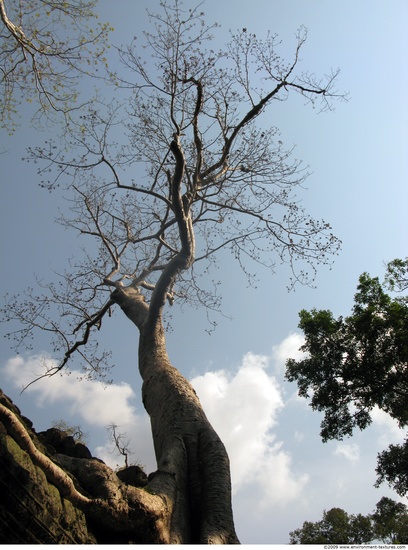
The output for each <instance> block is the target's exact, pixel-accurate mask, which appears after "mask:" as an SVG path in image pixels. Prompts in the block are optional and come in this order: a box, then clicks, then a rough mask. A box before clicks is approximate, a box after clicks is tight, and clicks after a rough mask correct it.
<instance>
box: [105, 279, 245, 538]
mask: <svg viewBox="0 0 408 550" xmlns="http://www.w3.org/2000/svg"><path fill="white" fill-rule="evenodd" d="M112 297H113V299H114V300H115V301H116V302H117V303H118V304H119V305H120V307H121V308H122V310H123V311H124V312H125V314H126V315H127V316H128V317H129V318H130V319H131V320H132V321H133V322H134V323H135V324H136V325H137V326H138V328H139V331H140V339H139V370H140V374H141V376H142V379H143V387H142V398H143V403H144V406H145V408H146V411H147V413H148V414H149V416H150V420H151V426H152V435H153V443H154V449H155V453H156V460H157V468H158V469H157V472H155V473H154V474H153V475H152V476H151V480H150V483H149V485H148V488H149V490H156V489H157V492H158V493H165V494H167V495H168V498H169V499H174V502H173V512H172V517H171V519H170V527H169V528H170V533H171V535H170V540H171V543H173V544H180V543H204V544H234V543H239V541H238V538H237V535H236V533H235V528H234V522H233V514H232V505H231V477H230V467H229V459H228V455H227V452H226V450H225V447H224V445H223V443H222V441H221V440H220V438H219V437H218V435H217V434H216V433H215V431H214V429H213V428H212V426H211V424H210V423H209V421H208V419H207V417H206V416H205V414H204V411H203V409H202V407H201V404H200V401H199V399H198V397H197V395H196V393H195V391H194V389H193V387H192V386H191V384H190V383H189V382H188V381H187V380H186V379H185V378H184V377H183V376H182V375H181V374H180V372H179V371H178V370H177V369H176V368H174V367H173V366H172V365H171V363H170V360H169V358H168V355H167V351H166V341H165V334H164V329H163V326H162V324H161V322H160V323H157V322H156V323H155V324H154V325H153V326H152V324H150V323H148V322H146V320H147V313H148V306H147V304H146V303H145V302H144V300H143V297H142V296H141V294H140V293H139V292H138V291H137V289H134V288H131V287H127V288H124V287H122V288H120V289H117V290H116V291H115V292H114V293H113V294H112Z"/></svg>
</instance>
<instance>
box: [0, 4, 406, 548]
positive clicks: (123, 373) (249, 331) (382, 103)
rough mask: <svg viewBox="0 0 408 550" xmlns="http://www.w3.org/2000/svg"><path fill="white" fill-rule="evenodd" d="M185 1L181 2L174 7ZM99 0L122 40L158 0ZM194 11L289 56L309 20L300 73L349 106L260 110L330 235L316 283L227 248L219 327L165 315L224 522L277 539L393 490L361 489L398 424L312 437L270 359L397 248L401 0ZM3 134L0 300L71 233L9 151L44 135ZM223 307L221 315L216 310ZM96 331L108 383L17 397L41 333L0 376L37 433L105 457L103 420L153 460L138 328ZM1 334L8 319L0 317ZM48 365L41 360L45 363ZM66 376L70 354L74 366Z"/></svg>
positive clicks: (314, 427)
mask: <svg viewBox="0 0 408 550" xmlns="http://www.w3.org/2000/svg"><path fill="white" fill-rule="evenodd" d="M190 4H191V5H197V2H195V1H191V2H188V5H190ZM112 5H113V4H112V2H110V1H109V0H102V1H100V3H99V8H98V12H99V13H100V17H101V19H102V20H109V21H110V22H111V23H112V25H113V26H114V28H115V32H114V34H113V41H114V42H115V43H117V44H124V43H126V42H127V41H129V40H130V39H131V38H132V37H133V35H140V34H141V31H142V30H143V28H145V26H146V15H145V8H146V6H149V8H150V9H152V8H153V7H154V6H155V5H158V1H157V0H138V1H137V2H134V0H118V1H117V2H115V7H114V8H113V7H112ZM203 10H204V11H205V13H206V14H207V18H208V21H209V22H210V21H217V22H218V23H220V25H221V30H217V33H216V38H217V41H219V45H221V42H222V41H223V40H224V39H225V40H227V39H228V30H229V29H231V30H235V29H240V28H243V27H245V28H247V29H248V31H249V32H255V33H256V34H258V35H264V34H266V32H267V30H271V31H272V32H274V33H275V32H276V33H278V34H279V36H280V37H281V38H282V40H283V44H284V46H283V51H284V52H286V53H287V55H290V53H291V52H292V51H293V48H294V45H295V37H294V35H295V32H296V29H297V28H299V27H300V26H301V25H304V26H306V27H307V28H308V31H309V34H308V40H307V43H306V45H305V47H304V49H303V54H302V59H303V60H304V67H305V68H307V69H309V70H312V71H315V72H316V73H317V74H321V73H324V72H325V71H326V72H327V71H329V70H330V69H331V68H333V69H336V68H337V67H340V68H341V75H340V78H339V87H340V88H341V89H344V90H347V91H349V94H350V100H349V102H347V103H340V104H338V105H337V108H336V111H335V112H334V113H327V114H318V113H317V112H316V111H314V110H313V109H312V108H310V106H305V105H303V102H302V101H301V100H299V98H294V100H289V101H287V102H286V103H277V104H275V106H274V108H273V109H271V110H269V111H267V112H266V113H265V116H263V118H262V124H265V125H269V124H271V125H276V126H278V127H279V129H280V131H281V133H282V141H284V143H285V145H286V146H288V147H290V146H292V145H295V146H296V149H295V156H296V158H299V159H302V160H303V161H304V163H305V165H309V166H310V170H311V171H312V175H311V176H310V178H309V179H308V180H307V182H306V185H305V187H306V188H307V189H305V190H304V191H302V194H301V195H300V197H301V199H302V202H303V205H304V206H305V207H306V209H307V210H308V211H309V212H310V213H311V214H312V215H313V216H314V217H316V218H324V219H326V220H327V221H329V222H330V223H331V224H332V226H333V230H334V233H335V234H336V235H337V236H338V237H339V238H340V239H342V241H343V245H342V251H341V253H340V255H339V257H338V258H336V261H335V263H334V265H333V268H332V269H331V270H329V269H326V268H322V269H321V270H320V271H319V274H318V278H317V289H315V290H313V289H310V288H300V287H297V288H296V291H295V292H292V293H288V292H287V290H286V285H287V283H288V279H289V276H290V273H289V270H288V269H287V267H286V266H284V265H283V266H280V265H279V264H277V268H276V274H275V275H274V276H273V277H271V275H270V273H269V272H267V271H265V272H262V271H259V272H258V275H259V284H258V286H257V288H256V289H253V288H248V286H247V284H246V281H245V278H244V276H243V275H242V273H241V272H239V271H238V270H237V266H236V265H235V264H234V263H233V261H232V259H231V258H230V257H229V256H226V257H221V258H220V261H219V270H218V273H217V275H218V276H219V277H220V279H221V280H222V283H223V286H222V290H223V297H224V299H223V311H224V313H225V316H226V317H217V318H216V321H217V323H218V326H217V330H216V331H215V332H214V333H212V335H211V336H209V335H207V333H206V328H208V324H207V321H206V316H205V313H204V312H203V311H196V310H190V309H188V308H187V307H186V308H184V309H183V311H177V310H175V311H176V313H175V315H174V318H173V330H172V332H171V333H169V335H168V349H169V354H170V357H171V360H172V362H173V364H174V365H175V366H176V367H178V368H179V369H180V370H181V372H182V373H183V374H184V375H185V376H186V377H187V378H188V379H190V380H192V382H193V384H194V386H195V387H196V389H197V392H198V394H199V396H200V398H201V400H202V402H203V405H204V409H205V410H206V412H207V413H208V416H209V418H210V420H211V421H212V422H213V424H214V427H215V428H216V430H217V431H218V432H219V433H220V435H221V436H222V438H223V440H224V441H225V443H226V445H227V448H228V450H229V453H230V458H231V462H232V474H233V483H234V508H235V521H236V527H237V531H238V535H239V537H240V538H241V541H242V542H243V543H264V544H266V543H285V542H288V540H289V531H291V530H293V529H296V528H297V527H300V526H301V525H302V523H303V521H305V520H309V521H316V520H318V519H320V518H321V515H322V512H323V510H324V509H327V510H328V509H330V508H332V507H334V506H338V507H342V508H344V509H345V510H346V511H347V512H349V513H365V514H366V513H369V512H371V511H372V510H373V509H374V507H375V504H376V502H378V501H379V500H380V498H381V497H382V496H383V495H386V496H390V497H391V498H394V499H395V500H398V498H397V495H396V494H395V493H393V492H392V491H390V490H389V489H387V487H386V486H383V487H381V488H380V489H374V488H373V483H374V482H375V473H374V468H375V462H376V454H377V452H379V451H381V450H383V449H384V448H385V447H386V446H387V445H388V444H389V443H396V442H400V441H402V439H403V434H402V433H401V432H400V431H398V430H397V428H396V427H395V425H394V424H393V423H392V422H391V421H390V419H389V418H387V417H386V415H384V414H382V413H381V412H376V413H375V420H374V422H373V425H372V426H371V427H370V428H368V429H367V430H366V431H365V432H363V433H357V434H356V435H355V436H354V437H353V438H351V439H349V440H345V441H343V442H330V443H327V444H323V443H321V441H320V439H319V435H318V434H319V422H320V417H319V415H318V413H314V412H312V411H311V410H310V407H308V405H307V402H306V401H305V400H301V399H299V398H298V397H297V395H296V386H295V385H293V384H288V383H285V382H284V380H283V376H284V361H285V359H286V358H287V357H289V356H292V357H293V356H294V354H295V353H296V352H297V351H296V350H297V349H298V347H299V344H300V343H301V337H300V335H299V333H298V329H297V323H298V311H300V310H301V309H302V308H306V309H310V308H312V307H317V308H325V309H331V310H332V311H333V312H334V314H335V315H341V314H347V313H348V312H349V311H350V308H351V305H352V302H353V295H354V292H355V288H356V284H357V280H358V276H359V275H360V274H361V273H362V272H363V271H368V272H369V273H370V274H371V275H380V276H382V275H383V273H384V266H383V264H384V262H386V261H389V260H391V259H393V258H396V257H405V256H406V255H407V240H408V239H407V238H408V224H407V219H406V211H407V205H408V192H407V188H408V186H407V182H408V154H407V152H408V137H407V135H408V107H407V89H408V66H407V58H408V55H407V54H408V38H407V36H406V28H407V27H408V4H407V3H406V1H405V0H401V1H399V0H393V1H391V2H380V1H375V0H374V1H373V0H361V1H360V2H355V1H344V2H342V3H334V2H329V1H323V0H310V1H309V2H306V1H304V0H253V2H250V3H248V2H243V1H241V0H222V1H220V0H218V1H216V0H207V1H206V2H205V3H204V5H203ZM27 114H28V113H26V111H25V110H24V108H23V110H22V112H21V117H22V121H23V124H22V127H21V128H20V130H19V131H18V132H17V133H16V135H15V136H13V137H11V138H10V137H8V136H6V135H2V145H1V150H2V151H5V153H3V154H1V155H0V163H1V164H0V166H1V173H2V200H1V203H0V216H1V217H0V220H1V222H0V223H1V235H2V237H1V242H0V246H1V257H2V264H1V265H2V268H1V288H2V291H3V294H4V293H6V292H9V293H10V294H13V293H17V292H21V291H23V290H24V289H25V288H26V287H27V286H29V285H35V278H34V274H35V275H37V276H38V277H39V278H44V279H45V280H47V279H48V278H49V277H53V270H55V271H58V270H59V269H63V267H64V265H65V263H66V259H67V258H68V257H69V256H71V255H72V254H75V250H76V249H77V247H78V246H79V244H80V243H79V240H78V239H77V238H76V237H75V236H74V235H73V234H71V233H69V232H67V231H64V230H63V228H61V227H60V226H58V225H56V224H55V223H54V222H53V220H54V218H55V217H56V216H57V215H58V208H60V207H63V206H64V203H63V202H62V201H61V197H60V196H58V195H57V194H55V195H54V194H48V193H47V192H45V191H43V190H41V189H39V187H38V185H37V183H38V178H37V176H36V173H35V167H34V166H33V165H31V164H27V163H24V162H22V161H21V158H22V157H23V156H24V154H25V148H26V147H27V146H29V145H31V144H32V143H33V142H34V141H35V140H37V141H43V140H44V139H46V136H45V135H39V134H37V133H36V132H35V131H34V130H33V129H31V128H30V127H29V126H28V124H27V123H26V119H25V117H26V116H27ZM227 316H228V317H229V318H227ZM113 321H114V322H113ZM113 321H112V322H111V323H110V324H109V325H108V326H105V327H104V333H103V337H104V338H105V339H106V341H107V342H109V346H110V347H111V348H112V351H113V359H114V362H115V365H116V367H115V370H114V371H113V373H112V376H113V379H114V384H113V385H112V386H111V387H109V388H108V389H106V390H104V389H103V388H102V387H101V385H100V384H99V383H98V382H78V381H77V378H76V376H75V372H74V374H73V375H71V376H70V377H63V378H61V377H55V378H54V379H53V380H50V381H47V380H45V381H42V382H40V383H38V384H36V385H34V386H32V387H31V388H30V389H29V390H27V391H26V392H24V393H23V394H22V395H20V394H19V388H20V387H21V384H22V383H24V381H29V380H30V376H31V377H32V373H33V372H38V369H39V366H38V357H39V355H40V354H41V353H43V352H45V353H47V352H48V353H49V352H50V350H47V349H46V348H45V347H44V346H45V340H43V339H42V337H41V335H39V336H38V339H36V340H35V341H34V343H33V350H32V352H31V353H27V354H22V355H20V356H19V357H16V356H15V355H14V353H13V352H12V351H10V350H9V348H8V346H7V341H3V345H2V348H1V351H0V353H1V355H0V369H1V370H0V385H1V387H2V389H3V390H4V391H5V392H6V393H7V394H8V395H10V397H12V398H13V400H14V401H15V403H16V404H17V405H18V406H19V407H20V408H21V409H22V412H23V414H25V415H26V416H28V417H30V418H31V419H32V420H33V422H34V425H35V427H36V428H37V430H42V429H46V428H47V427H49V425H50V423H51V421H53V420H57V419H59V418H64V420H66V421H67V422H68V423H73V424H74V423H80V424H81V425H82V426H83V428H84V430H85V431H87V432H89V446H90V448H91V450H92V452H93V453H94V454H95V455H96V456H100V457H101V458H104V459H105V460H107V461H110V462H111V463H112V464H113V465H115V464H116V462H117V461H118V460H117V459H116V458H115V456H114V455H113V454H111V453H110V450H111V449H110V447H109V444H108V442H107V434H106V430H105V426H106V425H107V424H109V423H110V422H112V421H114V422H116V423H117V424H118V425H119V426H120V427H121V429H122V430H123V431H126V432H127V434H128V436H129V437H130V438H131V447H132V449H134V451H135V454H134V459H136V460H140V461H141V462H142V463H143V464H145V466H146V468H147V470H148V471H151V470H154V469H155V466H154V464H153V460H152V451H151V444H150V443H149V438H150V436H149V426H148V420H147V418H146V416H145V415H144V411H143V408H142V405H141V402H140V398H139V394H140V386H141V382H140V377H139V374H138V372H137V368H136V356H135V353H136V349H137V334H136V331H135V330H134V329H133V327H132V326H131V325H130V324H129V323H128V322H127V320H126V319H125V318H124V317H123V316H121V315H120V313H118V314H117V315H116V316H115V318H114V320H113ZM0 329H1V331H2V333H3V334H4V333H5V332H6V331H7V326H4V325H2V326H0ZM49 360H50V361H52V357H50V359H49ZM72 369H73V370H74V371H75V363H74V364H73V365H72Z"/></svg>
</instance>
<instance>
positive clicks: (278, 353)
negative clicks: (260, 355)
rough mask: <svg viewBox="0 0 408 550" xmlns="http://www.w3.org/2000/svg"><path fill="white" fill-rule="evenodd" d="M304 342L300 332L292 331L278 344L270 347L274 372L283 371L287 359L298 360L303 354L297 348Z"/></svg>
mask: <svg viewBox="0 0 408 550" xmlns="http://www.w3.org/2000/svg"><path fill="white" fill-rule="evenodd" d="M304 343H305V338H304V336H303V335H302V334H299V333H297V332H294V333H292V334H289V336H287V337H286V338H285V339H284V340H283V341H282V342H281V343H280V344H278V345H277V346H273V347H272V359H273V361H274V365H275V370H276V372H279V373H281V372H283V371H284V370H285V364H286V361H287V360H288V359H295V360H296V361H299V360H300V359H302V358H303V357H304V356H305V354H304V352H303V351H299V348H300V347H301V346H302V345H303V344H304Z"/></svg>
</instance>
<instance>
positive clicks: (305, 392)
mask: <svg viewBox="0 0 408 550" xmlns="http://www.w3.org/2000/svg"><path fill="white" fill-rule="evenodd" d="M406 266H407V260H405V261H400V260H395V261H394V262H391V263H390V264H389V267H388V271H387V278H386V283H385V284H386V285H387V284H388V285H391V286H392V288H394V289H397V290H403V289H404V283H403V273H406ZM388 287H389V286H388ZM388 287H386V286H385V285H382V284H380V282H379V279H378V278H377V277H375V278H372V277H370V276H369V275H368V274H367V273H363V274H362V275H361V276H360V279H359V285H358V287H357V293H356V294H355V305H354V307H353V311H352V314H351V315H350V316H349V317H346V318H343V317H339V318H338V319H335V318H334V316H333V314H332V313H331V312H330V311H328V310H320V311H317V310H315V309H314V310H312V311H310V312H309V311H305V310H303V311H301V312H300V314H299V316H300V323H299V327H300V328H301V329H302V331H303V332H304V335H305V344H304V345H303V346H302V348H301V349H302V351H304V352H305V353H306V357H305V358H303V359H301V360H299V361H295V360H293V359H289V360H288V361H287V364H286V368H287V370H286V379H287V380H289V381H291V382H293V381H296V382H297V385H298V389H299V395H300V396H302V397H305V398H307V399H310V404H311V406H312V408H313V409H314V410H318V411H322V412H324V418H323V421H322V423H321V437H322V439H323V441H327V440H328V439H343V437H345V436H351V435H352V432H353V429H354V428H355V427H358V428H360V429H361V430H363V429H364V428H366V427H367V426H368V425H369V424H370V423H371V420H372V419H371V414H370V413H371V411H372V409H373V408H374V407H379V408H380V409H382V410H384V411H385V412H387V413H388V414H389V415H390V416H391V417H392V418H394V419H396V420H397V422H398V424H399V426H400V427H401V428H403V427H405V426H406V425H407V423H408V370H407V363H408V304H407V302H406V300H405V299H404V297H397V298H392V297H391V296H390V295H389V294H387V292H386V289H387V288H388ZM406 456H407V444H406V442H405V445H403V446H393V447H391V448H390V449H389V450H388V451H386V453H385V454H382V455H380V456H379V464H378V468H377V473H378V474H379V479H381V480H383V479H386V480H387V481H388V482H389V483H390V484H391V485H392V486H394V488H395V489H396V490H397V491H398V492H399V493H400V494H403V493H405V492H406V489H407V475H408V469H407V467H406V465H407V463H406Z"/></svg>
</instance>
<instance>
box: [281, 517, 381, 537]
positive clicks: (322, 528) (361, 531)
mask: <svg viewBox="0 0 408 550" xmlns="http://www.w3.org/2000/svg"><path fill="white" fill-rule="evenodd" d="M289 536H290V544H364V543H368V542H370V541H372V540H373V530H372V527H371V521H370V518H369V517H365V516H363V515H361V514H357V515H348V514H347V512H345V511H344V510H342V509H341V508H332V509H331V510H329V511H327V512H326V511H324V512H323V519H322V520H321V521H317V522H315V523H313V522H310V521H305V522H304V524H303V527H302V528H301V529H296V530H295V531H292V532H291V533H290V534H289Z"/></svg>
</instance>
